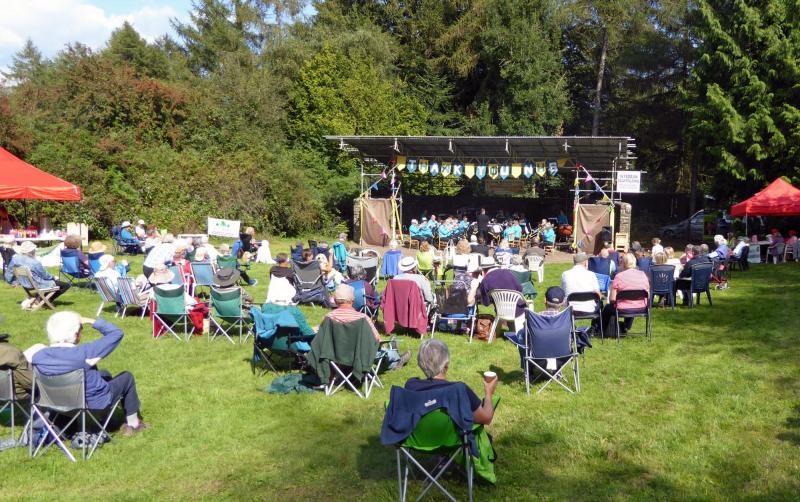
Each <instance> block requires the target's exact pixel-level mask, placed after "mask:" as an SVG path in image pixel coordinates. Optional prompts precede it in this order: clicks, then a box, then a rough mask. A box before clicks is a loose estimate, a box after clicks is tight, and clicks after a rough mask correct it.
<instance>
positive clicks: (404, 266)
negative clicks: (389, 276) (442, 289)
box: [394, 256, 436, 305]
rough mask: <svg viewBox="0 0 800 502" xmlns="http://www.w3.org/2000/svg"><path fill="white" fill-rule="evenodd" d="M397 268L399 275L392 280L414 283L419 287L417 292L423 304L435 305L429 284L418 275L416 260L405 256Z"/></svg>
mask: <svg viewBox="0 0 800 502" xmlns="http://www.w3.org/2000/svg"><path fill="white" fill-rule="evenodd" d="M397 268H398V269H399V271H400V273H399V274H397V275H396V276H394V279H397V280H401V281H414V282H416V283H417V286H419V290H420V291H421V292H422V298H423V300H425V304H426V305H435V304H436V297H435V296H434V295H433V290H431V283H430V282H428V279H426V278H425V276H424V275H422V274H420V273H419V264H418V263H417V260H416V259H414V258H413V257H411V256H406V257H405V258H403V259H402V260H400V263H399V264H398V266H397Z"/></svg>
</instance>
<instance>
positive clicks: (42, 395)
mask: <svg viewBox="0 0 800 502" xmlns="http://www.w3.org/2000/svg"><path fill="white" fill-rule="evenodd" d="M85 388H86V378H85V376H84V373H83V369H78V370H74V371H70V372H69V373H64V374H62V375H51V376H48V375H42V374H41V373H40V372H39V370H38V369H37V368H36V367H35V366H34V368H33V391H34V392H35V397H36V400H35V402H36V406H38V407H40V408H47V409H51V410H56V411H60V412H67V411H73V410H80V409H82V408H85V407H86V389H85ZM32 400H33V398H32Z"/></svg>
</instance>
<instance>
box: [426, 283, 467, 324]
mask: <svg viewBox="0 0 800 502" xmlns="http://www.w3.org/2000/svg"><path fill="white" fill-rule="evenodd" d="M434 294H435V295H436V304H437V305H438V306H439V311H440V312H441V314H442V315H443V316H445V317H446V316H451V315H468V314H469V311H470V307H469V305H468V303H467V290H466V289H464V287H463V283H462V282H461V281H441V282H438V283H436V286H435V291H434Z"/></svg>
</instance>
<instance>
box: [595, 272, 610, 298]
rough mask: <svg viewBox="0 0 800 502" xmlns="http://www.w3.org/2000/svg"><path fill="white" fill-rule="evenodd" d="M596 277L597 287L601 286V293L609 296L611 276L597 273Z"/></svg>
mask: <svg viewBox="0 0 800 502" xmlns="http://www.w3.org/2000/svg"><path fill="white" fill-rule="evenodd" d="M594 275H595V277H597V285H598V286H600V292H601V293H603V294H604V295H607V294H608V289H609V288H610V287H611V276H610V275H606V274H598V273H597V272H595V274H594Z"/></svg>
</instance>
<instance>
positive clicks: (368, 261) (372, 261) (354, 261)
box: [345, 255, 379, 283]
mask: <svg viewBox="0 0 800 502" xmlns="http://www.w3.org/2000/svg"><path fill="white" fill-rule="evenodd" d="M378 263H379V259H378V257H377V256H353V255H347V259H346V260H345V265H346V267H347V275H348V276H349V277H352V274H351V271H352V269H353V267H355V266H357V265H358V266H360V267H361V268H363V269H364V272H366V274H367V277H366V279H367V281H369V282H372V283H374V282H375V281H376V280H377V278H378Z"/></svg>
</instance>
